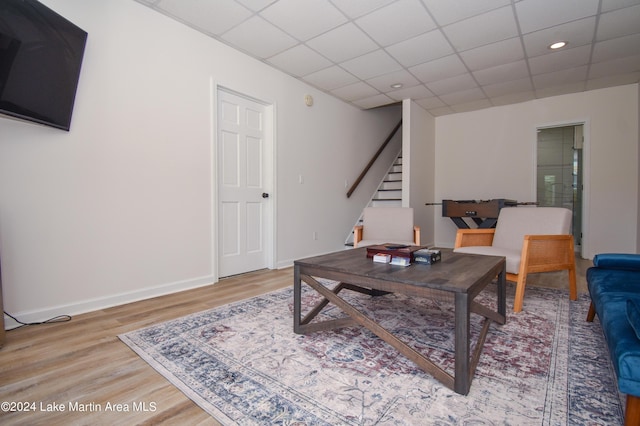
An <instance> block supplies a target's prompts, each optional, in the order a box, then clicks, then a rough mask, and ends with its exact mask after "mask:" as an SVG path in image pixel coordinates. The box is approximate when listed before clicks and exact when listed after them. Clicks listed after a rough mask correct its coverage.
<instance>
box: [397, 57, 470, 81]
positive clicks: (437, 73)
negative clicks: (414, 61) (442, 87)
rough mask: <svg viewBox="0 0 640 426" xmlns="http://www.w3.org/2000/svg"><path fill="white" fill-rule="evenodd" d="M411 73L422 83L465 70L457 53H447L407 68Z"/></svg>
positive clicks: (464, 71)
mask: <svg viewBox="0 0 640 426" xmlns="http://www.w3.org/2000/svg"><path fill="white" fill-rule="evenodd" d="M409 71H410V72H411V74H413V75H414V76H416V78H417V79H418V80H420V81H421V82H423V83H429V82H432V81H437V80H442V79H444V78H447V77H452V76H456V75H460V74H464V73H466V72H467V68H466V67H465V66H464V64H463V63H462V61H461V60H460V58H458V55H449V56H445V57H444V58H440V59H436V60H434V61H430V62H427V63H424V64H420V65H416V66H415V67H411V68H409Z"/></svg>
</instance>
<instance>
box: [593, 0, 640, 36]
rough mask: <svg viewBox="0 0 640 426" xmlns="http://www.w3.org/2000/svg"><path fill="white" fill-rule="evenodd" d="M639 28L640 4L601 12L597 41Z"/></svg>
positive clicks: (626, 33) (631, 32)
mask: <svg viewBox="0 0 640 426" xmlns="http://www.w3.org/2000/svg"><path fill="white" fill-rule="evenodd" d="M639 28H640V4H639V5H637V6H633V7H627V8H624V9H618V10H615V11H613V12H608V13H603V14H602V16H600V20H599V21H598V33H597V34H596V39H597V40H598V41H602V40H608V39H610V38H616V37H621V36H625V35H629V34H633V33H637V32H638V29H639Z"/></svg>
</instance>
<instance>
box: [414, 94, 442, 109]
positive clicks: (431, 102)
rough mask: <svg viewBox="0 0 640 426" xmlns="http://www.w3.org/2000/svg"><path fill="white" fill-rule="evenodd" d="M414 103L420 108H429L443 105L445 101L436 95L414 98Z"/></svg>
mask: <svg viewBox="0 0 640 426" xmlns="http://www.w3.org/2000/svg"><path fill="white" fill-rule="evenodd" d="M416 103H417V104H418V105H420V106H421V107H422V108H425V109H430V108H441V107H443V106H445V103H444V102H442V100H441V99H440V98H438V97H435V96H434V97H431V98H424V99H418V100H416Z"/></svg>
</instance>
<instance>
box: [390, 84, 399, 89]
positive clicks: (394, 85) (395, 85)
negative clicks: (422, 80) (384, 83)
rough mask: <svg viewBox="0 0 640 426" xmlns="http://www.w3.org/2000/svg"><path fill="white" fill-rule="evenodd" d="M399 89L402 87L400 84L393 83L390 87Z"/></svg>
mask: <svg viewBox="0 0 640 426" xmlns="http://www.w3.org/2000/svg"><path fill="white" fill-rule="evenodd" d="M401 87H402V83H394V84H392V85H391V88H392V89H399V88H401Z"/></svg>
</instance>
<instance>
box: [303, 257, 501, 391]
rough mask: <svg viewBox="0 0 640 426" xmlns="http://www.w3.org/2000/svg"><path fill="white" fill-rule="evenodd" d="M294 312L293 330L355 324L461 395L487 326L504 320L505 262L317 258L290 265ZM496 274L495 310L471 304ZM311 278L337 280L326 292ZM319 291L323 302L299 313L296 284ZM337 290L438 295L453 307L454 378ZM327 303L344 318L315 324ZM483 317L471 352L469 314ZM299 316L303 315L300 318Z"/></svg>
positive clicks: (467, 385)
mask: <svg viewBox="0 0 640 426" xmlns="http://www.w3.org/2000/svg"><path fill="white" fill-rule="evenodd" d="M294 265H295V269H294V296H293V300H294V313H293V331H294V332H295V333H298V334H309V333H313V332H314V331H320V330H330V329H335V328H340V327H347V326H354V325H361V326H364V327H366V328H367V329H369V330H371V331H372V332H373V333H375V334H376V335H377V336H378V337H380V338H381V339H382V340H384V341H385V342H387V343H388V344H390V345H391V346H393V347H394V348H395V349H396V350H398V351H399V352H400V353H402V354H403V355H404V356H406V357H407V358H409V359H410V360H411V361H413V362H414V363H416V364H417V365H418V367H420V368H421V369H422V370H424V371H426V372H427V373H429V374H431V375H433V376H434V377H435V378H436V379H438V380H439V381H440V382H442V383H443V384H444V385H445V386H447V387H448V388H450V389H452V390H454V391H455V392H457V393H459V394H462V395H466V394H468V393H469V388H470V387H471V380H472V379H473V376H474V373H475V369H476V366H477V365H478V361H479V359H480V353H481V352H482V347H483V345H484V341H485V339H486V336H487V332H488V330H489V326H490V324H491V322H492V321H493V322H496V323H498V324H504V323H505V322H506V300H505V299H506V283H505V258H504V257H498V256H481V255H472V254H462V253H453V252H449V251H445V252H443V253H442V261H441V262H438V263H435V264H433V265H421V264H412V265H411V266H395V265H390V264H384V263H375V262H373V261H372V260H371V259H370V258H367V254H366V248H359V249H353V250H344V251H340V252H336V253H331V254H327V255H323V256H316V257H310V258H307V259H301V260H296V261H295V262H294ZM496 276H497V277H498V279H497V286H496V288H497V291H496V301H497V304H496V306H497V310H493V309H490V308H488V307H486V306H484V305H481V304H480V303H478V302H476V301H475V300H474V299H475V297H476V296H477V295H478V294H479V293H480V292H481V291H482V290H483V289H484V288H485V287H486V286H487V284H489V283H490V282H492V281H493V280H494V279H495V278H496ZM316 278H327V279H330V280H334V281H337V282H338V284H336V286H335V287H334V288H333V289H329V288H328V287H326V286H324V285H323V284H321V283H320V282H318V281H317V279H316ZM303 282H304V283H306V284H307V285H308V286H309V287H311V288H313V289H314V290H315V291H317V292H318V293H320V294H321V295H322V296H324V298H323V299H322V300H321V301H320V302H319V303H318V304H317V305H316V306H315V307H313V308H312V309H311V310H310V311H309V312H306V313H303V312H302V306H301V293H302V283H303ZM342 290H352V291H357V292H360V293H365V294H370V295H373V296H376V295H382V294H386V293H401V294H405V295H408V296H412V297H433V296H434V295H443V296H448V297H449V298H451V296H453V300H454V304H455V368H454V370H455V371H454V375H453V376H452V375H451V374H449V373H447V372H446V371H445V370H443V369H442V368H441V367H439V366H438V365H436V364H434V363H433V362H432V361H431V360H429V359H428V358H427V357H426V356H424V355H423V354H421V353H419V352H417V351H416V350H414V349H413V348H411V347H410V346H409V345H408V344H407V343H405V342H403V341H402V340H400V339H399V338H398V337H396V336H395V335H393V334H392V333H391V332H389V331H388V330H386V329H385V328H383V327H382V326H380V324H378V323H376V322H375V321H374V320H372V319H371V318H369V317H367V316H366V315H365V314H364V313H363V312H361V311H359V310H358V309H356V308H355V307H354V306H352V305H350V304H349V303H348V302H347V301H346V300H345V299H343V298H342V297H340V295H339V293H340V292H341V291H342ZM329 303H332V304H334V305H336V306H337V307H339V308H340V309H341V310H342V311H344V312H345V313H346V314H347V315H348V317H345V318H340V319H334V320H325V321H316V322H312V320H313V319H314V318H315V317H316V316H317V315H318V314H319V313H320V312H321V311H322V309H323V308H324V307H325V306H327V305H328V304H329ZM471 313H474V314H479V315H481V316H482V317H484V321H483V326H482V330H481V331H480V335H479V336H478V339H477V343H476V345H475V348H474V349H473V353H472V352H471V335H470V322H469V321H470V315H471ZM303 315H304V316H303Z"/></svg>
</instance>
